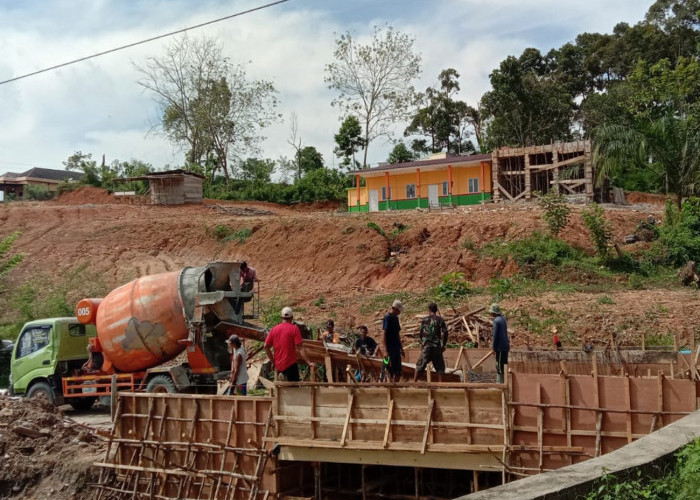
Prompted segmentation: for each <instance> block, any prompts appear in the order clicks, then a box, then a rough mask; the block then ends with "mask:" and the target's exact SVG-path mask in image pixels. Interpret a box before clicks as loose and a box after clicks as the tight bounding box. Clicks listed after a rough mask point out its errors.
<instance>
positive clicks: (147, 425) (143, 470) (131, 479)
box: [96, 393, 276, 500]
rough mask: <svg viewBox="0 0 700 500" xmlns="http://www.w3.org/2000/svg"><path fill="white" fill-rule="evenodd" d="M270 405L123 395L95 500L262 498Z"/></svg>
mask: <svg viewBox="0 0 700 500" xmlns="http://www.w3.org/2000/svg"><path fill="white" fill-rule="evenodd" d="M271 409H272V400H271V398H259V397H228V396H198V395H189V394H143V393H120V394H119V397H118V401H117V409H116V412H115V416H114V426H113V429H112V433H111V436H110V437H109V442H108V448H107V452H106V456H105V459H104V461H103V462H102V463H98V464H96V465H97V466H99V467H100V468H101V469H102V471H101V473H100V479H99V481H98V485H97V493H96V499H108V498H114V499H121V498H149V499H169V498H178V499H243V498H247V499H250V500H252V499H255V500H257V499H264V498H268V496H269V494H270V493H274V492H275V491H276V489H275V482H274V476H272V475H271V474H270V471H271V469H272V460H268V459H269V458H270V457H269V453H268V449H269V447H267V446H266V445H265V437H266V435H267V433H268V431H269V429H270V421H271V420H270V419H271V414H272V412H271Z"/></svg>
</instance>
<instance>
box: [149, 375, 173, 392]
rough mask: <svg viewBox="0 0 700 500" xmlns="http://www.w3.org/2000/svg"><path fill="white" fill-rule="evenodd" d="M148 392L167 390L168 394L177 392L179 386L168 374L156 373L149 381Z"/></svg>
mask: <svg viewBox="0 0 700 500" xmlns="http://www.w3.org/2000/svg"><path fill="white" fill-rule="evenodd" d="M146 392H161V393H164V392H167V393H168V394H174V393H176V392H177V387H175V383H174V382H173V381H172V379H171V378H170V377H168V376H167V375H156V376H155V377H153V378H152V379H151V380H149V381H148V384H147V385H146Z"/></svg>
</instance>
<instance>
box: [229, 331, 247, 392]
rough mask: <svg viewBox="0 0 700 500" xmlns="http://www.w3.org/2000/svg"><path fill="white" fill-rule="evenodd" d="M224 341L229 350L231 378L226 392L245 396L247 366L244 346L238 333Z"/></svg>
mask: <svg viewBox="0 0 700 500" xmlns="http://www.w3.org/2000/svg"><path fill="white" fill-rule="evenodd" d="M226 343H227V344H228V345H229V351H230V352H231V379H230V386H229V389H228V394H231V395H233V394H239V395H241V396H245V395H246V394H247V393H248V367H247V366H246V357H247V354H246V352H245V347H243V343H242V342H241V339H240V338H238V335H231V336H230V337H229V338H228V339H227V340H226Z"/></svg>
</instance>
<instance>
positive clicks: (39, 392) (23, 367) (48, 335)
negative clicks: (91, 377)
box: [10, 318, 97, 409]
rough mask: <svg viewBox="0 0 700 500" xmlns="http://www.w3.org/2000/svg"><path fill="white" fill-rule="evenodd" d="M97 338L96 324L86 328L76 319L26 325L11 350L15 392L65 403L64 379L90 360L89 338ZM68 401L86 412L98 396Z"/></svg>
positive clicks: (12, 383)
mask: <svg viewBox="0 0 700 500" xmlns="http://www.w3.org/2000/svg"><path fill="white" fill-rule="evenodd" d="M96 335H97V332H96V330H95V326H94V325H83V324H81V323H80V322H79V321H78V320H77V319H76V318H49V319H40V320H36V321H30V322H29V323H26V324H25V325H24V326H23V327H22V330H21V331H20V334H19V336H18V337H17V342H16V343H15V346H14V349H13V351H12V358H11V361H10V370H11V372H10V389H11V391H12V393H14V394H17V395H25V396H27V397H28V398H35V397H36V398H44V399H46V400H47V401H49V402H51V403H55V404H57V405H59V404H63V402H64V400H63V391H62V380H63V378H66V377H71V376H72V375H74V374H75V373H77V372H78V371H79V370H80V368H81V366H82V365H83V363H85V361H87V359H88V351H87V346H88V339H89V338H91V337H95V336H96ZM68 402H69V403H70V404H71V405H72V406H73V407H75V408H76V409H84V408H89V407H90V406H92V405H93V403H94V402H95V397H89V396H88V397H80V398H71V399H70V401H68Z"/></svg>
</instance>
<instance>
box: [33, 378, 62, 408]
mask: <svg viewBox="0 0 700 500" xmlns="http://www.w3.org/2000/svg"><path fill="white" fill-rule="evenodd" d="M27 399H42V400H44V401H46V402H47V403H52V404H53V402H54V401H55V399H56V398H55V397H54V393H53V389H51V386H50V385H49V384H47V383H46V382H37V383H36V384H34V385H33V386H31V387H30V388H29V390H28V391H27Z"/></svg>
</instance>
